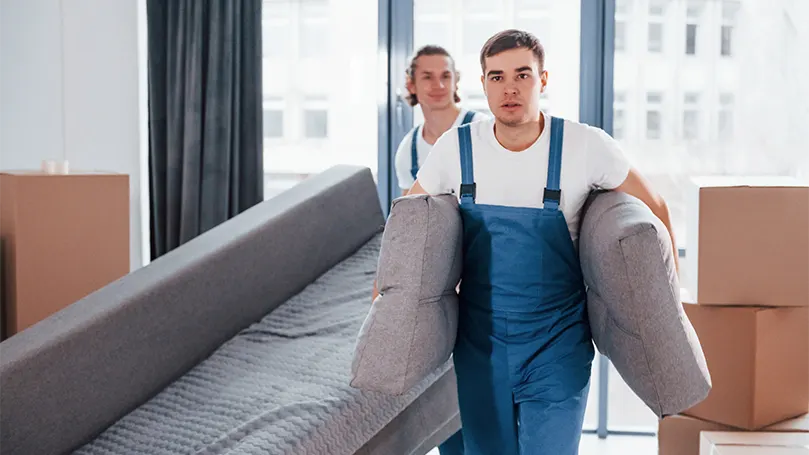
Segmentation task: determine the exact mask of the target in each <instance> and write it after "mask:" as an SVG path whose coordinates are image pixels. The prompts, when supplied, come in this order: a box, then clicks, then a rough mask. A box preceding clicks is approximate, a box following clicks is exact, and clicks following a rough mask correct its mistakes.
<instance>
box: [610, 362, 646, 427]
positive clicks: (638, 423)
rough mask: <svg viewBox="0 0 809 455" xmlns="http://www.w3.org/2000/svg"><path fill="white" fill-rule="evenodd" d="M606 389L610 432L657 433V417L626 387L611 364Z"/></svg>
mask: <svg viewBox="0 0 809 455" xmlns="http://www.w3.org/2000/svg"><path fill="white" fill-rule="evenodd" d="M607 389H608V390H609V397H608V399H607V425H608V426H609V429H610V430H629V431H657V416H656V415H655V414H654V413H653V412H652V411H651V410H650V409H649V408H648V407H647V406H646V404H644V403H643V401H641V400H640V398H638V396H637V395H635V392H633V391H632V389H630V388H629V386H628V385H626V382H625V381H624V380H623V378H621V375H620V374H618V370H616V369H615V366H614V365H613V364H612V362H610V368H609V380H608V383H607Z"/></svg>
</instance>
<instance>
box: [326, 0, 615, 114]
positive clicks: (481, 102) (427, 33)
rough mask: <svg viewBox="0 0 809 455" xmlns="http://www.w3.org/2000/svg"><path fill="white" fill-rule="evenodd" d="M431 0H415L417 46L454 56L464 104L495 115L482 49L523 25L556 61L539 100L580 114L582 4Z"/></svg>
mask: <svg viewBox="0 0 809 455" xmlns="http://www.w3.org/2000/svg"><path fill="white" fill-rule="evenodd" d="M332 1H338V0H332ZM343 1H349V0H343ZM433 1H434V0H413V43H414V49H415V48H416V47H418V45H423V44H427V43H428V42H431V41H432V44H439V45H441V46H443V47H445V48H446V49H447V50H448V51H449V52H450V54H452V56H453V57H455V64H456V66H457V69H458V71H459V72H460V74H461V79H460V81H459V83H458V86H459V89H460V94H461V98H462V100H461V106H463V107H465V108H470V109H474V110H476V111H478V112H482V113H485V114H487V115H491V113H490V112H489V108H488V104H487V103H486V102H485V98H484V95H483V88H482V86H481V83H480V76H481V68H480V61H479V55H480V50H481V48H482V47H483V45H484V44H485V43H486V40H488V39H489V38H490V37H491V36H492V35H494V34H495V33H497V32H499V31H502V30H506V29H509V28H519V29H523V30H528V31H530V32H531V33H533V34H535V35H536V36H537V37H538V38H539V39H540V41H541V42H542V44H543V45H544V46H545V49H546V51H547V55H548V57H547V59H548V60H547V63H548V65H549V66H550V65H553V66H552V73H551V74H552V76H551V81H553V82H550V83H549V84H548V90H547V92H546V93H545V94H544V96H543V97H542V99H541V100H540V106H541V108H542V109H543V110H545V111H546V112H550V111H551V110H553V112H554V113H555V115H560V116H567V117H569V118H577V117H578V113H579V110H578V106H579V98H578V93H579V87H578V80H579V64H580V61H579V45H578V42H579V36H580V30H581V14H580V11H579V8H578V7H575V8H572V7H570V5H572V3H566V2H559V1H556V0H441V3H442V4H445V5H448V6H446V7H442V8H441V14H438V13H436V12H435V11H436V8H437V6H436V5H435V4H434V3H432V2H433ZM624 2H625V3H626V0H624ZM549 69H550V67H549ZM574 81H575V82H574ZM478 96H479V98H478ZM423 120H424V118H423V115H422V113H421V109H420V107H418V106H416V107H415V108H414V109H413V122H414V123H415V124H419V123H421V122H422V121H423Z"/></svg>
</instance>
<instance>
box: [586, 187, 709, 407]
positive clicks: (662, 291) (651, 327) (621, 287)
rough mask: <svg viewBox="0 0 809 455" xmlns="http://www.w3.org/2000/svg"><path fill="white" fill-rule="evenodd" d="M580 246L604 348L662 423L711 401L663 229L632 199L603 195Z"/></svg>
mask: <svg viewBox="0 0 809 455" xmlns="http://www.w3.org/2000/svg"><path fill="white" fill-rule="evenodd" d="M579 247H580V256H581V265H582V271H583V272H584V280H585V284H586V285H587V286H588V290H587V300H588V303H587V305H588V313H589V318H590V325H591V328H592V332H593V339H594V341H595V343H596V346H597V347H598V350H599V351H600V352H601V353H602V354H603V355H604V356H606V357H608V358H609V359H610V360H611V361H612V363H613V364H614V365H615V368H616V369H617V370H618V373H619V374H620V375H621V377H622V378H623V379H624V381H626V383H627V385H629V387H630V388H631V389H632V390H633V391H634V392H635V394H637V396H638V397H640V398H641V400H643V402H644V403H646V405H647V406H648V407H649V409H651V410H652V411H653V412H654V413H655V414H657V416H658V417H662V416H664V415H671V414H677V413H679V412H680V411H683V410H685V409H688V408H690V407H691V406H693V405H695V404H697V403H698V402H700V401H702V400H704V399H705V397H706V396H707V395H708V392H709V390H710V388H711V379H710V375H709V373H708V367H707V365H706V362H705V356H704V355H703V353H702V348H701V347H700V343H699V340H698V338H697V334H696V332H695V331H694V328H693V327H692V326H691V323H690V322H689V320H688V318H687V317H686V315H685V312H684V310H683V307H682V304H681V301H680V284H679V280H678V277H677V274H676V271H675V266H674V257H673V254H672V248H671V239H670V237H669V234H668V231H667V230H666V227H665V226H664V225H663V223H662V222H661V221H660V220H659V219H658V218H657V217H656V216H655V215H654V214H653V213H652V212H651V210H649V208H648V207H646V205H645V204H644V203H643V202H641V201H640V200H638V199H636V198H634V197H632V196H629V195H626V194H624V193H619V192H604V193H600V194H595V195H592V196H591V197H590V199H589V200H588V204H587V206H586V208H585V213H584V217H583V220H582V226H581V233H580V238H579Z"/></svg>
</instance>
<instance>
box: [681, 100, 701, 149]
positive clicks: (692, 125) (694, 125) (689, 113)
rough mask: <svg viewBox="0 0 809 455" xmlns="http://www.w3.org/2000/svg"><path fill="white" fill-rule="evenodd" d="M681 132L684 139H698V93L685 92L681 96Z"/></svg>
mask: <svg viewBox="0 0 809 455" xmlns="http://www.w3.org/2000/svg"><path fill="white" fill-rule="evenodd" d="M683 106H684V108H683V134H682V137H683V139H685V140H686V141H695V140H697V139H699V93H695V92H687V93H686V94H685V96H684V97H683Z"/></svg>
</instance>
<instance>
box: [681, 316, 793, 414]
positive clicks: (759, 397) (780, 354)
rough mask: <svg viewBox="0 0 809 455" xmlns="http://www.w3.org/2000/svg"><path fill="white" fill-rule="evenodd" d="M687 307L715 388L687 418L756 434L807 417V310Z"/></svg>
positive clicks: (692, 409)
mask: <svg viewBox="0 0 809 455" xmlns="http://www.w3.org/2000/svg"><path fill="white" fill-rule="evenodd" d="M684 308H685V312H686V315H687V316H688V318H689V320H690V321H691V324H692V325H693V326H694V330H695V331H696V332H697V335H698V337H699V340H700V343H701V344H702V350H703V352H704V353H705V360H706V361H707V363H708V370H709V371H710V373H711V382H712V384H713V386H712V388H711V391H710V393H709V394H708V397H707V398H706V399H705V400H704V401H702V402H701V403H699V404H697V405H696V406H694V407H693V408H691V409H689V410H687V411H685V412H683V414H686V415H690V416H692V417H697V418H700V419H702V420H708V421H711V422H716V423H721V424H724V425H730V426H734V427H738V428H743V429H746V430H757V429H760V428H763V427H766V426H769V425H772V424H775V423H777V422H781V421H783V420H787V419H790V418H793V417H797V416H800V415H803V414H806V413H809V307H795V308H757V307H717V306H705V305H696V304H688V303H686V304H684Z"/></svg>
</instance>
